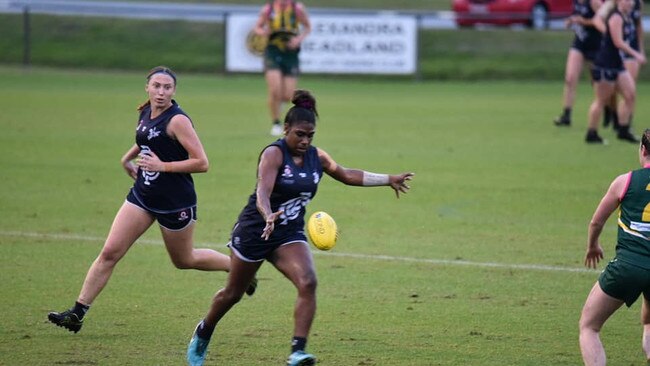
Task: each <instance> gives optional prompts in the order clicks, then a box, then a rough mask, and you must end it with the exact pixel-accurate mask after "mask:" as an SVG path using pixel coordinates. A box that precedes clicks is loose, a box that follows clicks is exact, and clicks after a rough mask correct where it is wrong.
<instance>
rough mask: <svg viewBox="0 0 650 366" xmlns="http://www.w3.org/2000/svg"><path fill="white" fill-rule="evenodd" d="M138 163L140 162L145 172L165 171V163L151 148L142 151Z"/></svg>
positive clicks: (139, 164)
mask: <svg viewBox="0 0 650 366" xmlns="http://www.w3.org/2000/svg"><path fill="white" fill-rule="evenodd" d="M136 164H138V166H139V167H140V168H142V170H144V171H145V172H163V171H165V164H164V163H163V162H162V161H160V159H159V158H158V156H157V155H156V154H154V152H153V151H151V150H147V151H146V152H144V151H143V152H141V153H140V155H139V156H138V159H137V160H136Z"/></svg>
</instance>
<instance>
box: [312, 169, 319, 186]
mask: <svg viewBox="0 0 650 366" xmlns="http://www.w3.org/2000/svg"><path fill="white" fill-rule="evenodd" d="M312 174H313V175H314V184H318V182H319V181H320V177H319V176H318V173H317V172H313V173H312Z"/></svg>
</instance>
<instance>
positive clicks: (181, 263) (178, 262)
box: [172, 257, 194, 269]
mask: <svg viewBox="0 0 650 366" xmlns="http://www.w3.org/2000/svg"><path fill="white" fill-rule="evenodd" d="M172 263H173V264H174V267H176V268H178V269H194V261H193V260H192V259H191V258H186V257H183V258H172Z"/></svg>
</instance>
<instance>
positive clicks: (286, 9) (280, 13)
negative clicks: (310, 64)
mask: <svg viewBox="0 0 650 366" xmlns="http://www.w3.org/2000/svg"><path fill="white" fill-rule="evenodd" d="M254 32H255V34H257V35H259V36H264V37H267V39H268V41H267V45H266V49H265V50H264V77H265V79H266V84H267V88H268V107H269V112H270V113H271V120H272V122H273V125H272V128H271V135H273V136H280V135H282V132H283V127H282V125H281V124H280V114H281V113H282V111H281V109H282V104H283V103H285V102H289V101H290V100H291V98H292V96H293V91H294V90H295V89H296V86H297V84H298V74H299V73H300V61H299V59H298V53H299V52H300V44H301V43H302V41H303V40H304V39H305V37H307V35H308V34H309V33H310V32H311V24H310V22H309V16H308V15H307V10H306V9H305V6H304V5H303V4H302V3H301V2H296V1H292V0H274V1H270V2H268V3H267V4H266V5H264V6H263V7H262V10H261V11H260V16H259V18H258V19H257V22H256V23H255V28H254Z"/></svg>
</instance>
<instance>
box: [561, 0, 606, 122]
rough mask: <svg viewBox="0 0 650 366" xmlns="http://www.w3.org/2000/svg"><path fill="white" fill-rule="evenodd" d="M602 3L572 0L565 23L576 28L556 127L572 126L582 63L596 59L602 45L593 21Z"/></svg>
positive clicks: (568, 57)
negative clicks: (561, 106) (571, 12)
mask: <svg viewBox="0 0 650 366" xmlns="http://www.w3.org/2000/svg"><path fill="white" fill-rule="evenodd" d="M601 4H602V1H601V0H573V14H572V15H571V16H570V17H568V18H567V20H566V25H567V27H571V28H572V29H573V30H574V32H575V37H574V38H573V43H572V44H571V48H570V49H569V54H568V55H567V60H566V69H565V72H564V97H563V98H564V109H563V110H562V114H560V116H558V117H557V118H555V120H554V122H555V125H556V126H560V127H561V126H571V110H572V108H573V103H574V101H575V97H576V88H577V86H578V81H580V74H581V72H582V66H583V65H584V63H585V61H587V62H589V63H590V64H591V63H592V62H593V61H594V58H595V57H596V52H598V48H599V47H600V40H601V34H600V32H599V31H598V30H597V29H596V28H595V27H594V24H593V22H592V20H593V18H594V14H595V13H596V11H597V10H598V8H599V7H600V6H601Z"/></svg>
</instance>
